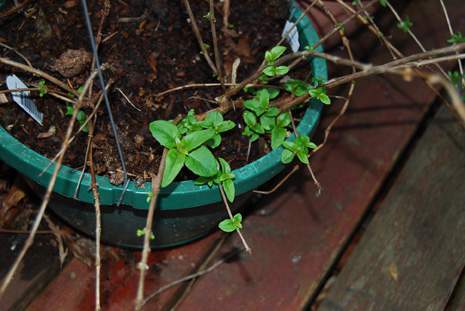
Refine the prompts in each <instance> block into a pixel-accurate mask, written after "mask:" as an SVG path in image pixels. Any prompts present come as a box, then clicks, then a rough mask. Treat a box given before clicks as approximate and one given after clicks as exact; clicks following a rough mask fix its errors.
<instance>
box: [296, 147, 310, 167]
mask: <svg viewBox="0 0 465 311" xmlns="http://www.w3.org/2000/svg"><path fill="white" fill-rule="evenodd" d="M296 154H297V157H298V158H299V160H300V162H302V163H304V164H308V163H309V162H308V149H305V150H299V151H297V153H296Z"/></svg>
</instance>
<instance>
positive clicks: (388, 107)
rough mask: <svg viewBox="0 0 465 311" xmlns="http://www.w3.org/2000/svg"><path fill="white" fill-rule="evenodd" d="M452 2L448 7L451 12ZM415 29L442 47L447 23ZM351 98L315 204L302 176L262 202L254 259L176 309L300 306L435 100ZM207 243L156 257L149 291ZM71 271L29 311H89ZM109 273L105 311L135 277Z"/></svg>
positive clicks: (391, 85)
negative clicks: (72, 278)
mask: <svg viewBox="0 0 465 311" xmlns="http://www.w3.org/2000/svg"><path fill="white" fill-rule="evenodd" d="M433 2H434V5H432V3H433ZM459 2H460V1H453V2H451V3H450V4H451V5H455V6H456V8H457V7H460V3H459ZM448 4H449V3H448ZM437 11H438V8H437V2H436V1H423V2H422V3H415V7H414V8H411V9H410V12H409V15H410V16H411V18H412V20H416V19H418V18H420V19H421V18H423V17H424V16H429V17H430V18H433V17H434V16H436V15H437V14H436V13H437ZM455 11H459V10H455ZM438 20H439V17H438ZM419 26H421V28H420V29H415V30H416V31H418V34H419V36H420V37H421V38H425V39H427V40H428V42H426V43H427V46H439V45H442V43H443V42H445V39H446V36H445V35H444V37H440V38H438V36H432V35H431V34H435V35H436V34H445V33H446V32H445V30H446V28H445V27H446V26H445V25H442V24H439V23H433V22H429V23H424V24H421V25H419ZM396 44H399V47H400V48H401V49H402V50H403V51H405V52H413V51H417V49H416V48H415V47H413V46H412V45H411V42H410V40H405V37H401V40H396ZM374 54H376V56H375V57H372V59H371V60H372V61H374V62H380V61H382V60H385V59H387V57H388V56H387V55H386V54H385V53H382V52H380V51H379V50H378V51H376V52H375V53H374ZM355 98H356V99H355V101H354V102H353V104H352V107H351V109H350V111H349V112H348V114H347V116H346V117H345V118H344V119H343V120H341V122H340V123H339V125H338V126H337V128H336V129H335V131H334V133H333V135H332V137H331V140H330V142H329V144H328V145H327V147H326V148H325V149H324V150H322V152H321V153H319V154H318V155H316V156H315V157H314V159H312V165H313V167H314V168H315V170H316V172H317V175H318V178H319V179H320V182H321V183H322V184H323V186H324V192H323V194H322V196H321V197H320V198H316V197H315V196H314V190H315V189H314V186H313V184H312V182H311V181H310V180H309V178H308V177H307V176H304V174H299V175H297V176H294V178H292V180H291V181H290V182H289V184H288V185H287V186H286V188H284V189H282V190H281V191H279V192H278V193H275V194H274V195H272V196H271V197H269V198H267V199H265V200H264V201H263V202H262V203H261V204H260V205H259V206H258V208H256V209H255V210H254V211H253V213H252V215H250V217H248V218H247V220H246V221H245V229H244V233H245V235H246V237H247V239H248V241H249V243H250V244H251V246H252V248H253V251H254V253H253V255H252V256H248V257H246V258H245V259H244V260H242V261H240V262H236V263H229V264H225V265H223V266H221V267H220V268H218V269H217V270H215V271H214V272H212V273H211V274H209V275H206V276H204V277H202V279H200V280H199V282H198V283H197V284H196V286H195V287H194V288H193V290H192V292H191V293H190V295H189V296H188V297H187V299H186V301H185V302H184V303H183V304H182V305H181V309H183V310H196V309H199V308H202V309H205V310H215V309H217V308H218V307H219V306H220V305H221V308H222V309H223V310H237V309H239V310H244V309H245V310H248V309H252V310H270V309H271V310H274V309H277V308H279V309H280V310H296V309H298V308H300V307H302V306H303V305H304V304H305V303H306V301H307V299H308V297H309V296H310V295H311V294H312V293H313V292H314V291H315V289H316V287H317V286H318V284H319V283H320V281H321V279H322V277H323V276H324V275H325V274H326V272H327V270H328V269H329V267H330V265H331V264H332V262H333V260H334V259H335V257H336V255H337V254H338V252H339V251H340V248H341V246H342V245H343V244H344V243H345V242H346V240H347V238H348V236H349V235H350V234H351V232H352V231H353V230H354V228H355V226H356V225H357V223H358V222H359V220H360V218H361V216H362V215H363V214H364V212H365V210H366V209H367V207H368V206H369V204H370V202H371V200H372V198H373V196H374V195H375V194H376V192H377V191H378V189H379V187H380V185H381V184H382V182H383V180H384V178H385V177H386V175H387V174H388V173H389V171H390V170H391V168H392V166H393V164H394V163H395V161H396V160H397V158H398V156H399V154H400V153H401V151H402V149H403V148H404V146H405V145H406V144H407V143H408V142H409V140H410V138H411V136H412V134H413V133H414V131H415V129H416V126H417V124H418V122H419V121H420V120H421V119H422V117H423V115H424V112H425V110H426V109H427V107H428V105H429V103H431V102H432V100H433V98H434V95H433V94H432V93H431V92H429V91H428V89H427V88H426V87H425V86H423V84H422V83H420V82H418V81H416V82H414V83H411V84H405V83H402V82H398V81H395V79H387V80H386V79H382V78H372V79H368V80H365V81H363V82H361V83H360V85H359V88H358V91H357V93H356V95H355ZM336 106H337V105H336ZM333 116H334V115H332V116H329V118H331V117H333ZM329 118H327V119H326V120H325V121H324V122H323V124H327V122H328V120H329ZM251 208H252V207H251ZM263 214H267V215H268V216H263ZM213 240H214V237H209V238H206V239H204V240H202V241H199V242H197V243H194V244H192V245H189V246H186V247H183V248H178V249H174V250H166V251H160V252H155V253H153V256H154V257H155V259H154V260H153V263H154V264H156V266H158V267H159V269H156V268H154V267H153V266H152V269H151V271H152V272H151V273H150V274H149V276H148V284H147V294H148V293H150V292H152V291H153V290H156V289H157V288H159V287H160V286H162V285H164V284H167V283H169V282H171V281H174V280H176V279H178V278H180V277H182V276H184V275H186V274H187V273H188V272H189V271H191V270H192V269H193V266H192V265H195V264H197V263H198V262H199V259H200V258H201V257H202V256H204V255H205V253H207V252H208V249H209V248H210V247H211V244H212V243H213ZM236 242H237V241H236ZM179 256H183V257H182V258H183V259H180V258H181V257H179ZM191 264H192V265H191ZM73 265H74V267H75V268H74V269H76V271H79V275H77V277H79V278H82V279H83V280H84V281H83V282H82V283H78V282H77V281H71V282H70V281H69V280H67V279H66V273H63V274H62V275H60V277H59V278H58V279H57V280H56V281H55V282H54V284H52V285H51V286H50V287H49V288H48V290H47V291H46V293H44V294H43V295H42V296H40V297H39V299H38V300H36V301H35V303H34V304H33V306H32V307H31V310H41V309H43V307H44V306H47V309H48V310H63V309H66V310H90V309H92V308H93V304H92V301H93V291H94V288H93V279H92V278H93V276H92V275H93V271H92V270H90V269H87V270H86V269H82V266H81V265H80V264H79V263H77V262H73V263H72V265H70V266H68V268H67V270H66V271H68V269H72V267H73ZM108 269H109V270H110V271H109V272H106V273H105V281H104V284H105V293H104V305H105V309H109V310H127V309H131V306H132V303H133V299H134V297H135V288H134V285H135V281H136V278H137V272H136V270H135V267H134V265H129V264H127V265H123V263H116V264H110V265H109V268H108ZM172 294H173V291H168V292H166V293H165V294H164V295H162V296H160V297H159V298H157V299H154V300H153V301H151V302H150V303H149V304H148V305H147V308H146V309H147V310H159V309H162V307H163V306H164V305H165V303H166V302H167V301H168V300H169V299H170V297H171V295H172ZM64 306H65V307H66V308H65V307H64Z"/></svg>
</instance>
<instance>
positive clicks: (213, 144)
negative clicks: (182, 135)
mask: <svg viewBox="0 0 465 311" xmlns="http://www.w3.org/2000/svg"><path fill="white" fill-rule="evenodd" d="M207 143H208V146H209V147H210V148H212V149H215V148H217V147H218V146H219V145H221V135H219V134H217V135H215V136H213V138H212V139H210V140H209V141H208V142H207Z"/></svg>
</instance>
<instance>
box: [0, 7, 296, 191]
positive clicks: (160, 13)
mask: <svg viewBox="0 0 465 311" xmlns="http://www.w3.org/2000/svg"><path fill="white" fill-rule="evenodd" d="M88 2H89V11H90V12H91V19H92V22H93V26H94V32H95V33H97V29H98V28H99V24H100V23H101V20H102V17H103V16H104V15H105V6H104V4H105V1H103V0H100V1H88ZM108 2H110V1H108ZM216 2H217V3H218V6H217V10H216V15H217V16H216V17H217V29H218V35H219V37H220V45H219V46H220V50H221V51H222V53H223V58H224V63H225V64H224V67H225V69H226V70H227V71H230V68H231V67H232V63H233V62H234V60H235V59H236V58H240V59H241V65H240V67H239V71H238V81H240V80H242V79H243V78H245V77H246V76H247V75H248V74H250V73H252V72H253V71H254V70H255V69H256V68H257V66H258V65H259V64H260V62H261V60H262V58H263V55H264V52H265V51H266V50H268V49H270V48H271V47H273V46H274V45H275V44H276V43H277V42H278V41H279V39H280V36H281V32H282V29H283V26H284V24H285V21H286V19H287V18H288V15H289V14H288V9H287V8H288V2H287V0H241V1H232V2H231V15H230V18H229V20H230V23H231V24H232V26H233V27H232V29H231V30H232V31H231V32H232V33H235V34H237V36H235V37H233V38H230V39H228V40H227V39H226V38H225V36H224V35H223V32H222V31H221V28H222V5H221V2H218V1H216ZM191 6H192V9H193V12H194V14H195V15H196V19H197V21H198V22H199V25H200V28H201V32H202V34H203V37H204V41H205V42H206V43H208V44H209V45H210V46H211V47H210V48H209V50H210V52H211V51H212V50H213V47H212V44H211V36H210V23H209V21H208V20H207V19H206V18H205V17H204V16H205V15H206V14H207V13H208V1H191ZM0 42H2V43H5V44H8V45H9V46H12V47H15V48H16V50H17V51H19V52H20V53H22V54H23V55H24V56H25V57H26V58H27V59H29V60H30V62H31V63H32V64H33V66H35V67H36V68H39V69H42V70H45V71H47V72H51V73H52V74H53V75H54V76H56V77H58V78H60V79H61V80H62V81H67V83H68V84H69V85H70V86H72V87H74V88H75V89H77V88H78V87H79V86H80V85H82V84H83V83H84V82H85V80H86V78H87V77H88V76H89V74H90V72H91V66H92V55H91V54H90V53H89V52H90V47H89V40H88V37H87V32H86V28H85V24H84V21H83V16H82V10H81V6H80V1H78V0H67V1H54V0H40V1H33V2H32V4H30V5H29V6H28V7H27V8H26V9H25V10H24V11H23V12H22V13H21V14H18V15H16V16H14V17H9V18H8V19H6V20H0ZM0 51H1V55H2V56H4V57H8V58H11V59H14V60H17V61H21V62H23V60H22V59H21V58H19V57H18V56H17V55H16V54H15V53H14V51H11V50H8V49H4V48H1V47H0ZM99 53H100V58H101V61H102V62H103V63H107V64H108V65H109V66H110V69H109V70H107V71H106V74H105V75H106V79H107V80H110V79H111V80H112V81H114V84H113V85H112V87H111V90H110V100H111V105H112V108H113V113H114V117H115V120H116V122H117V125H118V128H119V134H120V137H121V141H122V144H123V149H124V153H125V156H126V162H127V167H128V172H129V173H130V176H132V177H137V178H139V179H140V180H144V179H146V178H148V172H155V171H156V168H157V167H158V164H159V160H160V156H161V147H160V146H159V145H158V144H157V143H156V141H155V140H154V139H153V137H152V136H151V134H150V132H149V130H148V125H149V123H150V122H151V121H153V120H156V119H169V118H174V117H175V116H177V115H178V114H185V113H187V112H188V111H189V110H190V109H192V108H193V109H195V110H196V112H201V111H206V110H208V109H211V108H213V107H214V106H215V104H212V103H211V100H213V99H214V98H215V97H216V96H218V95H220V94H221V89H220V88H201V89H195V90H188V91H182V92H176V93H172V94H171V95H167V96H165V97H163V98H156V96H155V95H156V94H158V93H160V92H162V91H165V90H167V89H170V88H173V87H177V86H182V85H186V84H190V83H207V82H216V80H215V78H214V77H213V76H212V71H211V69H210V68H209V66H208V65H207V64H206V62H205V60H204V59H203V57H202V55H201V54H200V53H199V46H198V43H197V41H196V38H195V36H194V34H193V32H192V29H191V26H190V24H189V23H188V16H187V13H186V12H185V9H184V6H183V5H182V1H168V0H155V1H154V0H151V1H149V0H145V1H143V0H132V1H127V0H126V1H111V6H110V8H109V15H108V16H107V17H106V18H105V20H104V23H103V27H102V35H101V44H100V48H99ZM211 54H213V53H211ZM212 59H214V57H213V55H212ZM11 73H15V74H16V75H18V76H19V77H20V78H21V79H23V81H25V82H28V85H34V84H37V83H38V81H39V79H38V78H37V77H32V76H30V75H27V74H25V73H24V72H20V71H18V70H13V69H12V68H11V67H5V66H0V81H5V80H4V78H5V77H6V75H8V74H11ZM48 85H49V84H48ZM3 86H4V84H3ZM50 87H51V86H50ZM118 89H120V90H121V91H122V92H124V93H125V94H126V95H127V97H128V98H130V100H131V102H132V103H131V104H130V103H128V102H127V101H126V100H125V99H124V98H123V96H122V94H121V93H120V92H119V91H118ZM98 91H99V89H98V87H97V84H96V83H95V86H94V92H93V93H94V94H97V93H98ZM8 97H9V96H8ZM34 101H35V102H36V104H37V106H38V108H39V110H40V111H42V112H43V113H44V125H43V126H39V125H38V124H37V123H35V122H34V121H33V120H32V119H31V118H29V117H28V116H27V114H26V113H25V112H24V111H22V110H21V109H20V108H19V107H18V106H17V105H15V104H13V103H12V101H11V100H10V102H9V103H6V104H5V103H2V104H0V122H1V125H2V126H4V127H5V128H6V129H8V131H10V133H12V134H13V135H14V136H15V137H16V138H18V139H19V140H20V141H21V142H23V143H25V144H26V145H28V146H30V147H31V148H33V149H34V150H36V151H38V152H40V153H42V154H44V155H45V156H47V157H49V158H53V156H54V155H55V154H56V153H57V151H58V150H59V148H60V146H61V142H62V139H63V137H64V135H65V131H66V128H67V125H68V121H69V117H68V116H66V115H65V113H66V104H65V103H64V102H62V101H59V100H56V99H54V98H53V97H51V96H45V97H43V98H40V97H36V98H34ZM132 105H134V106H135V107H133V106H132ZM103 106H104V105H102V106H101V108H100V109H99V112H98V121H97V125H96V135H95V138H94V161H95V164H96V172H97V173H98V174H108V175H110V176H111V177H112V179H113V181H114V182H115V183H118V182H120V181H121V178H120V176H119V175H120V174H117V172H118V170H119V168H120V164H119V161H118V157H117V152H116V146H115V143H114V140H113V136H112V134H111V128H110V124H109V122H108V117H107V114H106V111H105V110H104V108H103ZM84 111H85V112H86V113H87V114H89V113H90V112H91V111H92V108H91V107H86V108H84ZM225 118H226V119H231V120H234V121H236V122H238V123H241V122H242V120H241V117H240V114H239V113H237V112H231V113H228V114H227V115H226V116H225ZM77 128H78V126H76V129H77ZM224 141H225V142H226V143H223V144H222V145H221V147H220V148H218V149H217V150H215V151H214V152H215V154H216V155H217V156H221V157H224V158H225V159H226V160H227V161H230V162H231V164H232V166H233V167H234V168H237V167H240V166H242V165H244V164H245V163H246V155H247V149H248V140H247V138H245V137H243V136H242V135H241V130H240V129H238V128H236V129H235V130H233V131H231V132H229V133H227V134H226V135H224ZM260 144H261V145H263V142H262V143H259V144H255V147H254V148H253V149H252V153H251V160H253V159H254V158H257V157H258V156H259V155H260V153H262V152H263V148H262V151H259V150H260V148H258V146H259V145H260ZM86 145H87V135H86V134H80V135H79V137H78V138H77V139H76V140H75V142H74V143H73V144H72V145H71V146H70V148H69V151H68V152H67V153H66V156H65V163H66V164H68V165H70V166H71V167H74V168H80V167H82V165H83V164H84V163H83V162H84V157H85V151H86ZM184 177H185V178H187V177H189V176H184Z"/></svg>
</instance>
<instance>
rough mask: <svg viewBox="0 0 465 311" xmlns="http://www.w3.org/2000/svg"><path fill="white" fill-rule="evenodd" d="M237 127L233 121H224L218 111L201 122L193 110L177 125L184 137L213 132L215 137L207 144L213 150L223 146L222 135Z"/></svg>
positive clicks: (212, 112) (209, 113)
mask: <svg viewBox="0 0 465 311" xmlns="http://www.w3.org/2000/svg"><path fill="white" fill-rule="evenodd" d="M235 126H236V123H234V122H233V121H231V120H224V118H223V115H222V114H221V113H219V112H218V111H210V112H208V113H207V116H206V117H205V119H204V120H202V121H199V120H197V118H196V116H195V112H194V110H193V109H191V110H190V111H189V112H188V113H187V116H186V117H185V118H184V119H182V120H181V121H180V122H179V123H178V125H177V127H178V130H179V132H180V133H181V134H182V135H184V134H187V133H192V132H195V131H200V130H208V129H211V130H213V131H214V132H215V135H214V136H213V138H211V139H210V140H209V141H208V142H207V145H208V146H209V147H210V148H213V149H214V148H217V147H218V146H219V145H221V134H222V133H224V132H227V131H230V130H232V129H233V128H234V127H235Z"/></svg>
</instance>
